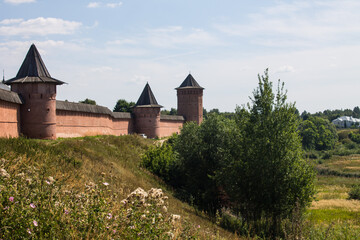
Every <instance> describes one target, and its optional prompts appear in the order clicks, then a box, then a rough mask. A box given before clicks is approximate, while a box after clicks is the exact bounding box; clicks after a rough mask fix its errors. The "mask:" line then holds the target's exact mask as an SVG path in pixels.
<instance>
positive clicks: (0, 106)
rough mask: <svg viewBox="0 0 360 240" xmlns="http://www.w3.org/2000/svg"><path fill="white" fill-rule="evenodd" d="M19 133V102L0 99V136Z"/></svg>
mask: <svg viewBox="0 0 360 240" xmlns="http://www.w3.org/2000/svg"><path fill="white" fill-rule="evenodd" d="M19 134H20V104H17V103H12V102H8V101H4V100H0V137H18V136H19Z"/></svg>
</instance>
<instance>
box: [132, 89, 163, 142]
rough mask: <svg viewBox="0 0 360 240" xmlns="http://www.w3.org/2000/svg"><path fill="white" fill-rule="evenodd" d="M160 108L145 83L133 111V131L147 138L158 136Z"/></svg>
mask: <svg viewBox="0 0 360 240" xmlns="http://www.w3.org/2000/svg"><path fill="white" fill-rule="evenodd" d="M160 108H162V106H161V105H159V104H158V103H157V101H156V99H155V96H154V94H153V92H152V91H151V88H150V85H149V84H148V83H146V85H145V88H144V90H143V91H142V93H141V95H140V98H139V100H138V101H137V102H136V105H135V107H134V109H133V113H134V115H135V131H136V132H137V133H144V134H145V135H146V136H148V137H149V138H155V137H158V136H160Z"/></svg>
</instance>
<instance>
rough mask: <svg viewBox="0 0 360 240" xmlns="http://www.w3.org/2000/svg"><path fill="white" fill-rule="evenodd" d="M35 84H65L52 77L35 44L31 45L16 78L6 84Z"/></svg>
mask: <svg viewBox="0 0 360 240" xmlns="http://www.w3.org/2000/svg"><path fill="white" fill-rule="evenodd" d="M35 82H42V83H55V84H57V85H61V84H63V83H64V82H62V81H59V80H57V79H55V78H52V77H51V75H50V73H49V71H48V70H47V68H46V66H45V63H44V61H43V60H42V58H41V55H40V53H39V51H38V50H37V48H36V46H35V44H31V46H30V48H29V51H28V52H27V54H26V56H25V59H24V61H23V63H22V64H21V67H20V69H19V71H18V73H17V74H16V77H14V78H12V79H9V80H7V81H6V82H5V84H8V85H10V84H12V83H35Z"/></svg>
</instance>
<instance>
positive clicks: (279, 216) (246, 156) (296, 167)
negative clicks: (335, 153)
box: [218, 70, 314, 236]
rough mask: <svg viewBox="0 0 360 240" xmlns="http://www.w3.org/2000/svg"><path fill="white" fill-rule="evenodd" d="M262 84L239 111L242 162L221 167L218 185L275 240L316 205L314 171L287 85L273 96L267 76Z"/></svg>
mask: <svg viewBox="0 0 360 240" xmlns="http://www.w3.org/2000/svg"><path fill="white" fill-rule="evenodd" d="M258 78H259V86H258V88H257V89H256V90H255V91H254V92H253V98H251V104H248V105H247V108H246V107H238V108H237V111H236V113H237V116H236V121H237V126H238V129H239V134H238V136H240V137H238V138H237V143H238V151H237V152H238V153H237V156H236V157H235V158H234V159H231V158H230V159H229V160H230V161H226V160H225V161H222V167H223V168H222V171H221V172H220V173H219V174H218V179H219V181H220V182H221V183H222V184H223V187H224V188H225V190H226V192H227V193H228V194H229V196H230V198H231V201H232V203H233V204H234V209H236V210H237V211H238V212H239V213H240V214H241V215H242V216H243V218H244V219H245V220H246V221H247V222H248V223H249V224H251V225H253V226H256V224H259V223H260V222H263V223H264V222H265V223H267V224H268V226H267V227H269V232H270V233H271V234H272V235H273V236H275V235H276V234H278V233H279V231H280V225H281V221H282V220H283V219H285V218H287V217H289V216H290V215H291V214H292V212H293V210H294V209H295V208H296V207H298V206H300V208H301V209H304V208H305V206H307V205H308V204H309V203H310V202H311V199H312V196H313V194H314V185H313V180H314V171H313V169H312V167H311V166H310V165H309V164H308V162H306V161H305V160H304V159H302V148H301V139H300V137H299V134H298V126H299V117H298V116H297V115H296V108H295V106H294V104H289V103H286V99H287V95H286V92H285V91H284V90H283V89H284V84H280V82H279V83H278V88H277V92H276V94H274V93H273V90H272V83H271V82H270V81H269V77H268V70H266V71H265V74H264V76H261V77H260V76H259V77H258ZM262 219H265V221H261V220H262Z"/></svg>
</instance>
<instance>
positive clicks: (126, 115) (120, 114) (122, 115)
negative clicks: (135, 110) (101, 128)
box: [112, 112, 131, 119]
mask: <svg viewBox="0 0 360 240" xmlns="http://www.w3.org/2000/svg"><path fill="white" fill-rule="evenodd" d="M112 114H113V117H114V118H122V119H124V118H125V119H131V113H129V112H113V113H112Z"/></svg>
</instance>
